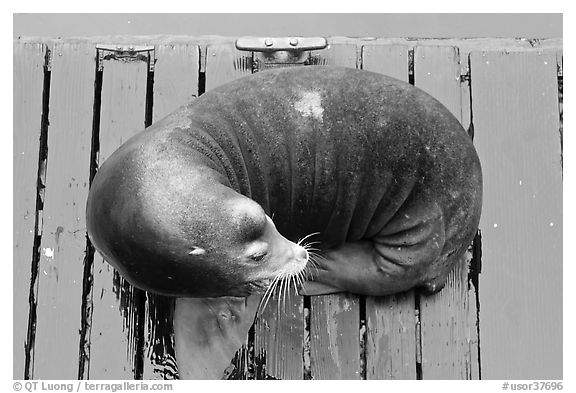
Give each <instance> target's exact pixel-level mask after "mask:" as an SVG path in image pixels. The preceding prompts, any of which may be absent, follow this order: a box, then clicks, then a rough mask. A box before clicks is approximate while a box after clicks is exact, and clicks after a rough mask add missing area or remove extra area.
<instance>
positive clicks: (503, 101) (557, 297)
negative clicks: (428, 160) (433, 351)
mask: <svg viewBox="0 0 576 393" xmlns="http://www.w3.org/2000/svg"><path fill="white" fill-rule="evenodd" d="M471 71H472V109H473V115H474V128H475V138H474V140H475V144H476V147H477V150H478V153H479V155H480V159H481V161H482V165H483V171H484V203H483V205H484V208H483V212H482V218H481V222H480V228H481V231H482V244H483V250H482V274H481V275H480V304H481V307H482V309H481V312H482V315H481V319H480V323H481V326H480V335H481V340H480V343H481V346H482V378H485V379H561V378H562V177H561V165H560V154H561V152H560V141H559V138H560V137H559V116H558V90H557V74H556V54H555V53H550V54H548V53H542V54H539V53H501V52H485V53H484V52H472V53H471Z"/></svg>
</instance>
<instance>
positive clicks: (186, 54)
mask: <svg viewBox="0 0 576 393" xmlns="http://www.w3.org/2000/svg"><path fill="white" fill-rule="evenodd" d="M155 52H156V59H157V60H156V65H155V67H154V108H153V121H157V120H160V119H161V118H163V117H164V116H166V115H168V114H169V113H171V112H173V111H174V110H176V109H177V108H178V107H179V106H181V105H184V104H185V103H187V102H190V101H191V100H192V99H194V98H196V97H197V96H198V67H199V63H200V60H199V48H198V46H197V45H196V44H164V45H158V46H156V48H155Z"/></svg>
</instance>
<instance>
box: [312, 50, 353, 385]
mask: <svg viewBox="0 0 576 393" xmlns="http://www.w3.org/2000/svg"><path fill="white" fill-rule="evenodd" d="M312 55H313V58H315V60H316V62H318V63H319V64H326V65H339V66H344V67H350V68H356V66H357V47H356V44H354V43H346V44H337V43H330V45H329V47H328V48H326V49H323V50H321V51H317V52H315V53H313V54H312ZM336 348H337V349H336ZM360 359H361V354H360V298H359V297H358V296H356V295H351V294H344V293H341V294H333V295H325V296H312V297H311V298H310V366H311V377H312V378H313V379H361V378H362V372H361V365H360Z"/></svg>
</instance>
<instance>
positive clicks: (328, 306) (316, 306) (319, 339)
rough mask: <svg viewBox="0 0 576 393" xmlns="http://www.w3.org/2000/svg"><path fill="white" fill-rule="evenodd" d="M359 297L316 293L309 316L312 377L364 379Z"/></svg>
mask: <svg viewBox="0 0 576 393" xmlns="http://www.w3.org/2000/svg"><path fill="white" fill-rule="evenodd" d="M359 329H360V313H359V298H358V296H356V295H352V294H348V293H346V294H339V295H326V296H315V297H314V298H313V299H312V308H311V316H310V352H311V353H310V366H311V374H312V378H313V379H361V378H362V375H361V369H360V356H361V355H360V331H359Z"/></svg>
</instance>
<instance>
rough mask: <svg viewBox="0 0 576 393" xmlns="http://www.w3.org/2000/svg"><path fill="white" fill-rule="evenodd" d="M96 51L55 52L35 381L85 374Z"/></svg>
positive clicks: (68, 48)
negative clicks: (82, 337) (82, 352)
mask: <svg viewBox="0 0 576 393" xmlns="http://www.w3.org/2000/svg"><path fill="white" fill-rule="evenodd" d="M95 55H96V51H95V49H94V47H93V46H92V45H89V44H63V45H57V46H55V47H54V48H53V50H52V71H51V82H50V112H49V121H50V125H49V128H48V163H47V168H46V188H45V197H44V210H43V230H42V242H41V247H40V251H41V254H40V264H39V276H38V305H37V322H36V327H37V332H36V346H35V357H34V378H35V379H76V378H77V377H78V351H79V331H80V328H81V327H80V321H81V318H80V307H81V302H82V277H83V260H84V257H85V250H86V220H85V206H86V199H87V197H88V183H89V177H90V146H91V138H92V114H93V99H94V76H95V69H96V64H95V61H94V58H95Z"/></svg>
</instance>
